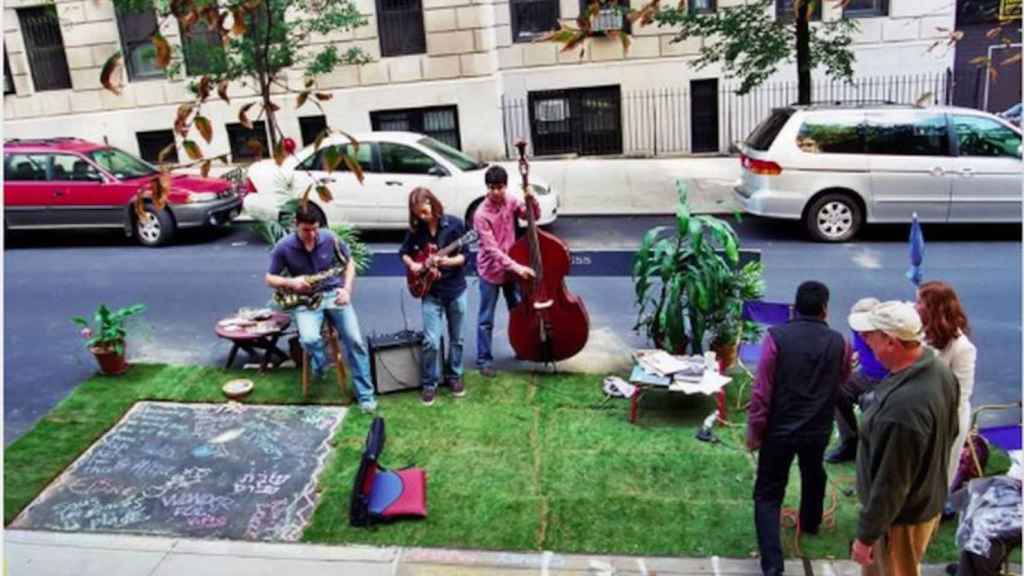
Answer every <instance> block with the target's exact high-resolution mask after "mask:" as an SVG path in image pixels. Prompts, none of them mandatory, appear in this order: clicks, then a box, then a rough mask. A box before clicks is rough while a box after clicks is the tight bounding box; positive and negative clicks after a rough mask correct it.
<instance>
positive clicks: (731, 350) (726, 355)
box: [711, 340, 740, 372]
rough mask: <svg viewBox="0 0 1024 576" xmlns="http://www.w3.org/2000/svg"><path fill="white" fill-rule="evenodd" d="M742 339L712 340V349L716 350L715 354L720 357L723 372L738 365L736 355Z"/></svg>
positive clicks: (719, 361) (719, 364) (719, 362)
mask: <svg viewBox="0 0 1024 576" xmlns="http://www.w3.org/2000/svg"><path fill="white" fill-rule="evenodd" d="M739 348H740V341H739V340H736V341H735V342H712V343H711V349H712V350H714V351H715V355H716V356H717V357H718V366H719V367H720V368H721V370H722V372H725V371H726V370H728V369H730V368H732V367H733V366H735V365H736V356H737V354H738V352H739Z"/></svg>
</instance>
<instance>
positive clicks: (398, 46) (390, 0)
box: [377, 0, 427, 58]
mask: <svg viewBox="0 0 1024 576" xmlns="http://www.w3.org/2000/svg"><path fill="white" fill-rule="evenodd" d="M377 28H378V32H379V34H380V54H381V56H383V57H385V58H386V57H388V56H402V55H404V54H423V53H424V52H426V51H427V40H426V38H427V36H426V34H425V33H424V31H423V7H422V5H421V4H420V0H377Z"/></svg>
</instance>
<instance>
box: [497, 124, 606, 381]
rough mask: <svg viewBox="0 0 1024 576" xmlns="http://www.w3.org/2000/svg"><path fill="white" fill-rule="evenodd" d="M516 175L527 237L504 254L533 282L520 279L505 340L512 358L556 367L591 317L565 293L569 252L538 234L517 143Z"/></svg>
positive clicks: (574, 349)
mask: <svg viewBox="0 0 1024 576" xmlns="http://www.w3.org/2000/svg"><path fill="white" fill-rule="evenodd" d="M516 148H518V149H519V174H520V175H521V176H522V179H523V196H524V199H525V200H526V214H527V216H526V221H527V223H528V224H527V229H526V234H525V235H524V236H523V237H522V238H520V239H519V240H517V241H516V243H515V244H514V245H513V246H512V248H511V249H510V250H509V256H510V257H511V258H512V259H513V260H515V261H516V262H518V263H519V264H521V265H523V266H529V267H530V268H533V270H534V272H535V273H536V276H535V277H534V278H528V279H525V280H524V279H520V280H519V283H520V285H519V287H520V293H521V295H522V297H523V298H522V302H520V304H519V305H518V306H516V307H515V308H513V309H512V311H511V312H510V313H509V326H508V334H509V340H510V342H511V344H512V349H513V350H514V351H515V353H516V358H519V359H520V360H529V361H532V362H545V363H547V362H557V361H560V360H565V359H566V358H571V357H573V356H575V355H576V354H577V353H578V352H579V351H580V350H582V349H583V346H585V345H586V343H587V337H588V336H589V335H590V316H588V315H587V308H586V307H585V306H584V305H583V300H582V299H580V298H579V297H578V296H576V295H574V294H572V293H571V292H569V289H568V288H566V286H565V277H566V276H567V275H568V274H569V263H570V259H569V248H568V247H566V245H565V243H564V242H562V241H561V240H560V239H559V238H558V237H557V236H555V235H554V234H550V233H548V232H545V231H543V230H538V229H537V220H536V217H535V215H534V213H533V205H532V203H531V202H530V200H531V192H530V183H529V173H530V165H529V163H528V162H527V161H526V142H522V141H520V142H517V143H516Z"/></svg>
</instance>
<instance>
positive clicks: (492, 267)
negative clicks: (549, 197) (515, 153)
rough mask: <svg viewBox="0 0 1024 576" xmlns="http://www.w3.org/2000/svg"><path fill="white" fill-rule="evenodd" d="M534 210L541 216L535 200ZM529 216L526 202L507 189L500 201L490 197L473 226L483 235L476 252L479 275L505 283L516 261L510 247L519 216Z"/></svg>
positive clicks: (492, 282) (513, 241) (485, 201)
mask: <svg viewBox="0 0 1024 576" xmlns="http://www.w3.org/2000/svg"><path fill="white" fill-rule="evenodd" d="M531 204H533V213H534V215H535V216H540V206H538V205H537V203H536V201H534V202H531ZM525 216H526V203H525V202H523V200H522V199H521V198H519V197H518V196H516V195H514V194H512V193H511V192H510V191H508V190H506V191H505V201H504V202H502V203H501V204H495V203H494V202H491V199H490V197H487V198H486V199H485V200H484V201H483V203H482V204H480V207H479V208H478V209H477V211H476V215H475V216H473V229H475V230H476V232H477V234H478V235H479V236H480V244H479V248H478V250H477V255H476V271H477V275H479V276H480V278H483V279H484V280H486V281H488V282H490V283H491V284H504V283H505V282H507V281H508V280H509V279H510V278H509V277H508V271H509V270H511V269H512V267H513V265H514V264H515V261H514V260H512V259H511V258H509V256H508V251H509V249H510V248H512V245H513V244H515V243H516V218H523V217H525Z"/></svg>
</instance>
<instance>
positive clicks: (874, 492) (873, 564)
mask: <svg viewBox="0 0 1024 576" xmlns="http://www.w3.org/2000/svg"><path fill="white" fill-rule="evenodd" d="M850 328H852V329H854V330H856V331H857V332H859V333H860V335H861V337H862V338H863V339H864V341H865V342H866V343H867V345H868V346H870V347H871V350H872V351H873V352H874V353H875V357H876V358H878V361H879V362H881V363H882V365H883V366H885V367H886V369H887V370H889V376H887V377H886V378H885V379H884V380H882V381H881V382H879V384H878V386H877V387H876V388H875V398H874V400H873V401H872V402H871V404H869V405H868V406H867V409H866V410H865V412H864V417H863V419H862V425H861V433H860V435H859V440H858V442H859V444H858V446H857V495H858V496H859V498H860V503H861V511H860V518H859V520H858V522H857V539H856V540H855V541H854V542H853V550H852V551H851V555H852V557H853V559H854V560H855V561H857V562H858V563H859V564H860V565H861V566H863V574H865V576H869V575H870V576H874V575H876V574H884V575H886V576H890V575H895V576H903V575H906V576H916V574H917V573H918V565H919V564H920V563H921V559H922V558H923V557H924V553H925V550H926V549H927V548H928V542H929V540H931V536H932V533H933V532H934V531H935V529H936V527H937V526H938V523H939V516H940V514H941V513H942V506H943V504H944V503H945V502H946V491H947V487H948V484H949V482H948V480H949V479H948V477H947V474H948V472H947V471H948V469H949V465H948V464H949V458H950V448H951V447H952V445H953V440H954V439H955V438H956V435H957V432H958V429H959V422H958V419H957V403H958V401H959V398H960V390H959V385H958V384H957V381H956V377H955V376H953V373H952V372H951V371H950V370H949V368H947V367H946V366H945V364H943V363H942V362H940V361H938V360H937V359H936V356H935V352H934V351H933V350H932V349H930V348H927V347H925V346H924V345H922V344H921V340H922V335H923V332H922V329H921V318H920V317H919V316H918V314H917V311H916V310H915V309H914V305H913V304H911V303H908V302H884V303H882V304H879V305H878V306H877V307H875V308H874V309H872V310H870V311H866V312H861V313H857V314H851V315H850Z"/></svg>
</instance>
